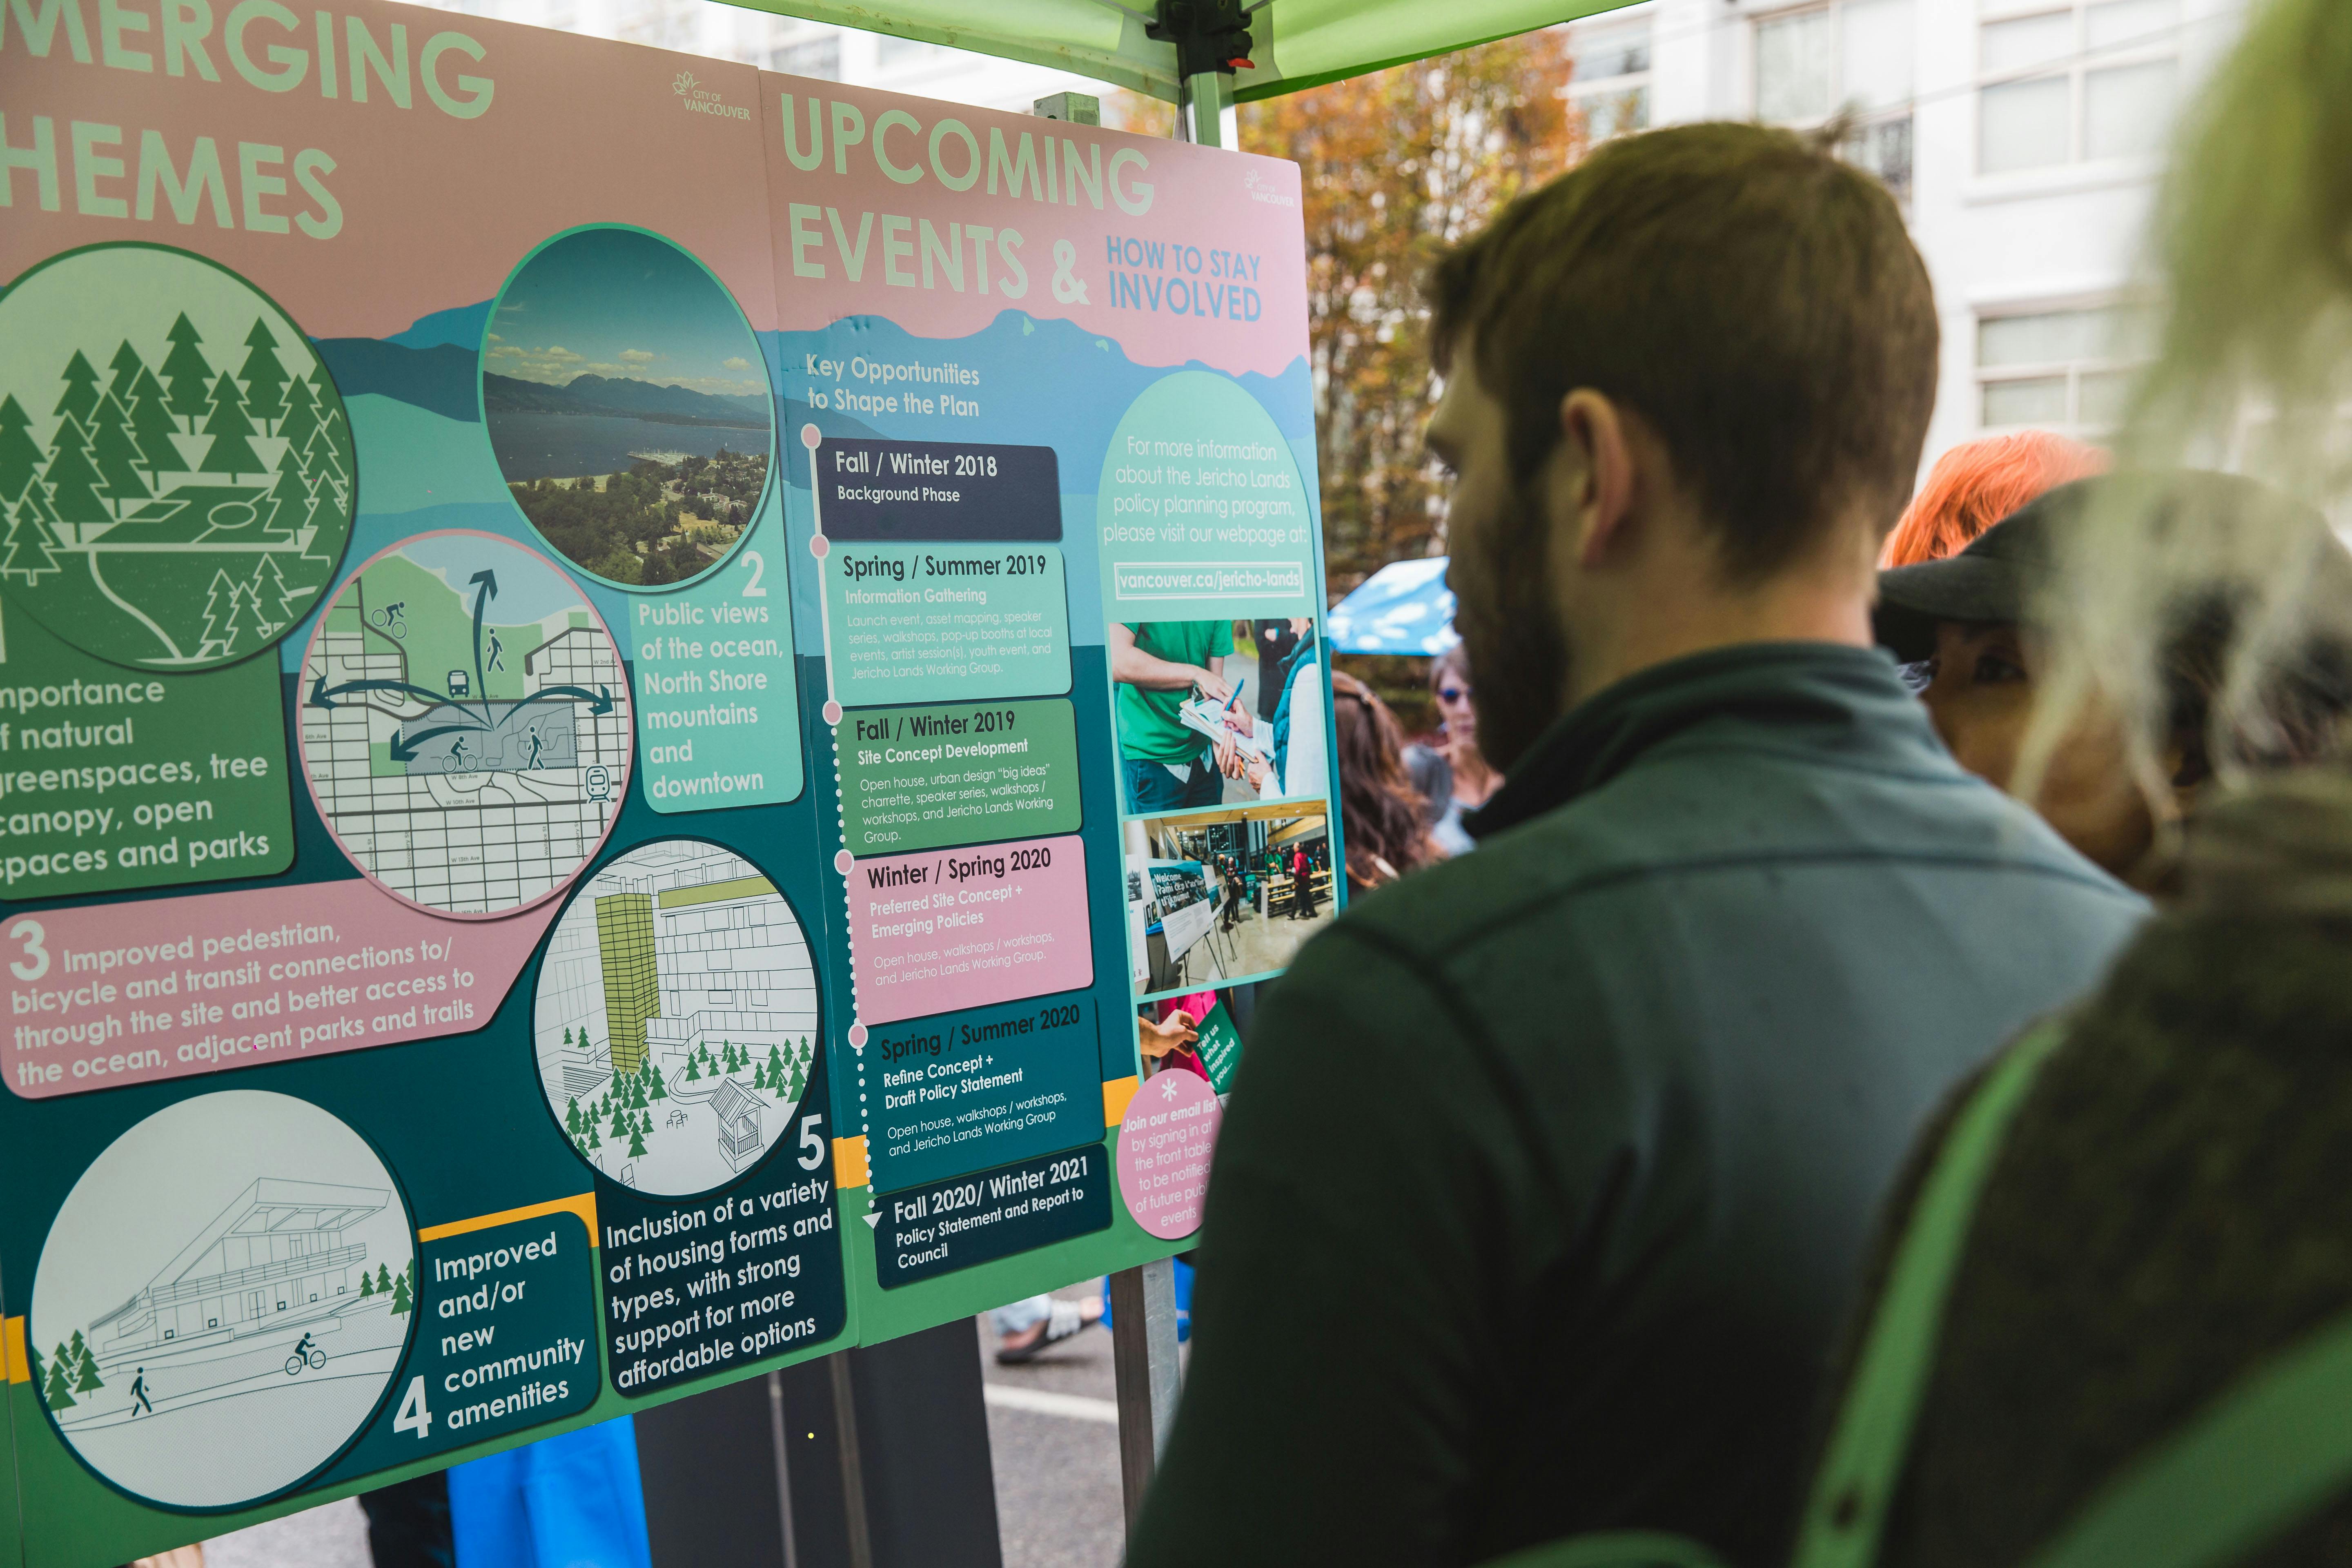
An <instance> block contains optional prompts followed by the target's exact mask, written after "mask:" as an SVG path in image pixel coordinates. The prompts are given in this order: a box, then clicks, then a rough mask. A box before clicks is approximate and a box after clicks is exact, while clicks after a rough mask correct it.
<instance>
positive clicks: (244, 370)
mask: <svg viewBox="0 0 2352 1568" xmlns="http://www.w3.org/2000/svg"><path fill="white" fill-rule="evenodd" d="M245 346H246V347H247V349H248V350H250V351H251V352H250V353H247V355H246V356H245V363H244V364H242V365H240V366H239V367H238V368H237V373H236V374H237V377H238V379H239V380H241V381H243V382H244V383H245V411H246V413H247V414H249V415H251V416H253V417H254V418H256V419H258V420H260V421H262V430H261V433H262V434H263V435H265V436H267V435H268V434H269V427H268V426H269V421H271V420H274V419H282V418H284V417H285V416H286V398H285V395H284V392H283V389H284V387H285V385H286V383H287V381H288V379H289V377H288V376H287V374H286V367H285V366H284V365H281V364H279V363H278V355H277V353H275V352H274V351H275V350H276V349H277V347H278V340H277V339H276V338H274V337H272V336H271V335H270V333H269V325H268V322H266V321H263V320H262V319H261V318H260V317H258V316H257V317H255V318H254V321H253V331H249V332H247V333H246V334H245Z"/></svg>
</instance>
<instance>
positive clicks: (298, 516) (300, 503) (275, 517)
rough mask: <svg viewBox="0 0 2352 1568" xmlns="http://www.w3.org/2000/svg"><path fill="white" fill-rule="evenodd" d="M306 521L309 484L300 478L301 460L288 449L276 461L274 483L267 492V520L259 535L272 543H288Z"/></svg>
mask: <svg viewBox="0 0 2352 1568" xmlns="http://www.w3.org/2000/svg"><path fill="white" fill-rule="evenodd" d="M308 521H310V480H309V479H305V478H304V477H303V474H302V463H301V459H300V458H297V457H296V456H295V455H294V449H293V448H292V447H288V448H287V449H286V455H285V456H284V457H282V458H278V482H277V483H276V484H274V485H272V486H271V487H270V488H269V516H268V521H265V522H263V523H262V525H261V531H262V532H264V533H266V534H268V535H269V536H270V537H271V538H273V539H291V538H293V537H294V532H295V531H296V530H297V529H299V528H300V527H301V526H302V525H303V524H304V523H306V522H308Z"/></svg>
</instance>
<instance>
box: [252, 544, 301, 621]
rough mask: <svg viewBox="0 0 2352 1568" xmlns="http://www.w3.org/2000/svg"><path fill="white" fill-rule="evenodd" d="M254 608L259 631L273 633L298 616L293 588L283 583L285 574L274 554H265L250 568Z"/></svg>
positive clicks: (299, 610) (298, 607) (298, 611)
mask: <svg viewBox="0 0 2352 1568" xmlns="http://www.w3.org/2000/svg"><path fill="white" fill-rule="evenodd" d="M251 594H252V603H253V607H254V611H255V613H256V614H257V615H258V616H260V617H261V634H262V636H264V637H276V636H277V635H278V633H279V632H282V631H284V630H285V629H286V628H287V627H288V626H292V625H293V624H294V623H295V622H296V621H298V620H299V619H301V618H302V612H301V606H300V605H299V604H298V603H297V602H296V600H295V597H294V594H293V591H292V590H291V589H289V588H288V587H287V585H286V574H284V573H283V572H280V571H279V570H278V557H277V556H275V555H265V556H263V557H262V558H261V564H260V565H258V566H257V567H255V568H254V569H253V587H252V590H251Z"/></svg>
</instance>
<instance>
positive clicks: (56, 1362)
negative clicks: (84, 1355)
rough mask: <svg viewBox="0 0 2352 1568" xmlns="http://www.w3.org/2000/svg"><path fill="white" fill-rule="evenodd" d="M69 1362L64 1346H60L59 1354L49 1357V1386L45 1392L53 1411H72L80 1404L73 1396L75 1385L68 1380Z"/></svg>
mask: <svg viewBox="0 0 2352 1568" xmlns="http://www.w3.org/2000/svg"><path fill="white" fill-rule="evenodd" d="M69 1360H70V1357H69V1356H68V1353H67V1351H66V1347H65V1346H63V1345H62V1344H61V1345H59V1346H58V1348H57V1353H56V1354H54V1355H52V1356H50V1357H49V1385H48V1387H47V1389H46V1390H44V1391H43V1392H44V1394H45V1396H46V1397H47V1401H48V1406H49V1408H50V1409H52V1410H70V1409H72V1408H73V1407H74V1405H77V1404H78V1403H79V1401H78V1400H76V1399H75V1398H74V1396H73V1385H72V1384H70V1383H68V1381H67V1379H66V1366H67V1364H68V1361H69Z"/></svg>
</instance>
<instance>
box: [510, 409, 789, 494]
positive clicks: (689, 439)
mask: <svg viewBox="0 0 2352 1568" xmlns="http://www.w3.org/2000/svg"><path fill="white" fill-rule="evenodd" d="M488 424H489V427H490V447H491V449H492V450H493V451H494V452H496V453H497V454H498V459H499V469H500V470H501V471H502V472H503V473H504V474H505V475H506V478H507V479H508V480H509V482H510V483H514V482H520V481H522V480H527V479H576V478H578V477H579V476H581V475H583V474H617V473H620V472H623V471H625V469H626V468H628V467H629V465H630V464H631V463H632V462H634V461H635V458H632V457H631V456H630V454H631V453H633V452H648V453H655V452H662V453H671V454H676V453H688V454H691V455H693V456H696V457H702V458H708V457H711V456H713V455H715V454H716V453H717V452H718V450H719V448H720V447H726V448H727V449H728V450H729V451H730V452H746V453H748V452H763V451H766V450H767V448H768V444H769V435H768V432H767V431H765V430H752V429H739V428H735V427H733V426H719V425H667V424H664V423H662V422H660V421H658V420H653V419H628V418H623V417H620V416H614V415H604V414H539V413H525V412H521V411H519V410H518V411H514V412H509V413H501V414H494V415H493V416H491V417H490V419H489V421H488Z"/></svg>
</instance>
